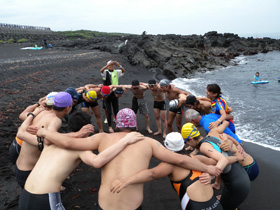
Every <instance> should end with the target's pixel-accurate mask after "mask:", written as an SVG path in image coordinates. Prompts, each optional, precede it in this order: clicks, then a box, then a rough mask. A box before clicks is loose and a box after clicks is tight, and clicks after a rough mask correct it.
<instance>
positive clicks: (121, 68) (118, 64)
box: [114, 61, 125, 73]
mask: <svg viewBox="0 0 280 210" xmlns="http://www.w3.org/2000/svg"><path fill="white" fill-rule="evenodd" d="M114 64H115V65H116V66H118V67H119V68H120V70H122V73H124V72H125V69H124V68H123V67H122V65H120V63H119V62H118V61H114Z"/></svg>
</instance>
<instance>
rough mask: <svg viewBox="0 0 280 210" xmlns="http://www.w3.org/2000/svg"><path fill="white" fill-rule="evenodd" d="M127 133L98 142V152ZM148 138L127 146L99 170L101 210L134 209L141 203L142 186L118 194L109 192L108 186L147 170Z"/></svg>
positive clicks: (150, 152)
mask: <svg viewBox="0 0 280 210" xmlns="http://www.w3.org/2000/svg"><path fill="white" fill-rule="evenodd" d="M126 134H127V133H125V132H120V133H114V134H111V135H110V136H109V135H108V139H107V140H106V141H102V142H100V145H99V148H98V151H99V152H102V151H103V150H105V149H106V148H107V147H109V146H111V145H113V144H114V143H116V142H117V141H118V140H119V139H121V138H122V137H124V136H125V135H126ZM150 141H151V140H150V138H145V139H144V140H143V141H140V142H137V143H135V144H132V145H128V146H127V147H126V148H125V149H124V150H123V151H122V152H121V153H120V154H119V155H118V156H116V157H115V158H114V159H113V160H111V161H110V162H109V163H108V164H107V165H105V166H104V167H103V168H102V170H101V177H102V179H101V186H100V190H99V205H100V206H101V208H102V209H104V210H106V209H110V210H113V209H118V210H119V209H122V210H125V209H136V208H138V207H139V206H140V205H141V203H142V201H143V184H136V185H133V186H130V187H128V188H126V189H124V190H123V191H122V192H121V193H119V194H113V193H111V192H110V186H111V184H112V183H113V181H114V180H116V179H124V178H126V177H129V176H131V175H133V174H135V173H137V172H139V171H141V170H143V169H147V168H148V166H149V162H150V159H151V157H152V154H153V150H152V147H150V146H149V145H148V144H150Z"/></svg>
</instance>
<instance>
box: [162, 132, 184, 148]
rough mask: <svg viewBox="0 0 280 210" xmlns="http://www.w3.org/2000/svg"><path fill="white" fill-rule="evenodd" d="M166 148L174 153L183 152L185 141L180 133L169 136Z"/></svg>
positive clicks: (166, 138)
mask: <svg viewBox="0 0 280 210" xmlns="http://www.w3.org/2000/svg"><path fill="white" fill-rule="evenodd" d="M164 146H165V147H166V148H167V149H168V150H171V151H173V152H178V151H181V150H182V149H183V148H184V146H185V145H184V139H183V138H182V136H181V134H180V133H178V132H172V133H169V134H167V136H166V137H165V141H164Z"/></svg>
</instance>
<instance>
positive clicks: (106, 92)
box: [101, 86, 111, 96]
mask: <svg viewBox="0 0 280 210" xmlns="http://www.w3.org/2000/svg"><path fill="white" fill-rule="evenodd" d="M101 92H102V93H103V95H104V96H108V95H110V93H111V88H110V87H109V86H103V87H102V88H101Z"/></svg>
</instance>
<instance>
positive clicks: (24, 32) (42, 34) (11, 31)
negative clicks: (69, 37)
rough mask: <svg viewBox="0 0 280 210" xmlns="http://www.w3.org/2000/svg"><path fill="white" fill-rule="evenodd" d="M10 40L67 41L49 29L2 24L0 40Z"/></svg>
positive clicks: (0, 24)
mask: <svg viewBox="0 0 280 210" xmlns="http://www.w3.org/2000/svg"><path fill="white" fill-rule="evenodd" d="M9 39H14V40H15V41H17V40H19V39H27V40H28V41H37V40H43V39H48V40H57V39H65V37H64V36H62V35H58V34H56V33H54V32H53V31H52V30H51V29H50V28H48V27H38V26H25V25H15V24H5V23H0V40H3V41H7V40H9Z"/></svg>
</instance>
